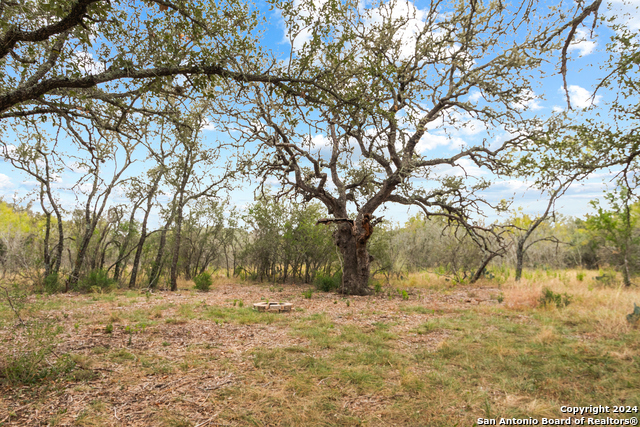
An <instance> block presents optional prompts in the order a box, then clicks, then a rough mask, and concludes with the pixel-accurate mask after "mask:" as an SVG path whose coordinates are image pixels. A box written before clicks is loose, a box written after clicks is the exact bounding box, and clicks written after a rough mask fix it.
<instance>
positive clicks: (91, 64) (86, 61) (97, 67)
mask: <svg viewBox="0 0 640 427" xmlns="http://www.w3.org/2000/svg"><path fill="white" fill-rule="evenodd" d="M74 56H75V62H76V64H78V68H80V69H81V70H83V71H84V72H85V73H88V74H92V75H95V74H99V73H102V72H104V70H105V68H104V64H101V63H99V62H97V61H95V60H94V59H93V55H92V54H90V53H88V52H74Z"/></svg>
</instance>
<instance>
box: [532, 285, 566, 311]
mask: <svg viewBox="0 0 640 427" xmlns="http://www.w3.org/2000/svg"><path fill="white" fill-rule="evenodd" d="M571 300H572V297H571V295H569V294H567V293H564V294H561V293H559V292H553V291H552V290H551V289H549V288H544V289H543V290H542V296H541V297H540V300H539V301H540V305H542V306H544V307H547V306H551V305H555V306H556V307H558V308H562V307H566V306H568V305H569V304H570V303H571Z"/></svg>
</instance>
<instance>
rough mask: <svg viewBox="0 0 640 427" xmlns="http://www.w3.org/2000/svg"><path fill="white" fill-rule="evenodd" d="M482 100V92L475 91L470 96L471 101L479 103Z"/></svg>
mask: <svg viewBox="0 0 640 427" xmlns="http://www.w3.org/2000/svg"><path fill="white" fill-rule="evenodd" d="M481 98H482V93H481V92H480V91H477V90H476V91H473V92H472V93H471V95H469V101H471V102H478V101H480V99H481Z"/></svg>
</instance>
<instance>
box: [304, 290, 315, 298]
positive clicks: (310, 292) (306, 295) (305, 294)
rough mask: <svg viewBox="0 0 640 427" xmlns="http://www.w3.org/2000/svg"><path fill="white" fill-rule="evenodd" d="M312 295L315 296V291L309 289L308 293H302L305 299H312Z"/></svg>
mask: <svg viewBox="0 0 640 427" xmlns="http://www.w3.org/2000/svg"><path fill="white" fill-rule="evenodd" d="M312 295H313V289H307V290H306V291H303V292H302V296H303V297H305V298H306V299H311V296H312Z"/></svg>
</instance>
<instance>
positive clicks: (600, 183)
mask: <svg viewBox="0 0 640 427" xmlns="http://www.w3.org/2000/svg"><path fill="white" fill-rule="evenodd" d="M635 1H636V4H640V2H639V1H638V0H635ZM403 4H404V7H406V8H415V9H416V10H417V11H419V10H421V9H422V8H423V7H425V6H426V3H424V2H416V3H411V2H404V3H403ZM259 7H261V8H262V9H263V10H265V13H266V16H267V24H266V28H265V30H266V31H265V37H264V43H265V44H266V45H267V46H268V47H269V48H271V49H272V50H274V51H276V52H279V53H280V56H281V57H285V56H286V55H287V54H288V52H289V50H290V48H291V46H290V44H289V41H288V40H287V39H286V37H285V32H284V31H285V29H284V24H283V21H282V19H281V18H280V16H279V15H278V14H277V13H276V12H273V11H271V12H267V11H266V9H265V6H264V4H259ZM605 8H606V9H607V10H605ZM601 14H605V15H607V16H613V17H616V19H617V20H618V22H625V23H626V24H627V25H628V26H629V27H630V28H631V29H633V30H635V31H637V30H639V29H640V19H639V18H638V14H637V13H636V12H635V5H634V4H633V3H629V4H624V3H622V2H620V1H615V2H610V3H609V4H608V5H606V6H605V5H604V4H603V6H602V9H601ZM578 36H579V38H580V39H581V41H580V42H579V43H575V44H574V45H572V47H571V49H570V57H571V60H570V63H569V72H568V85H569V91H570V95H571V102H572V105H573V106H574V108H575V111H574V112H571V113H570V114H571V115H573V116H575V117H576V118H577V119H579V118H580V117H581V116H583V115H585V114H587V115H588V114H592V113H588V112H587V113H583V112H582V111H581V109H582V108H588V107H590V106H592V104H595V105H593V108H595V109H602V110H601V111H606V105H607V102H608V101H610V100H611V98H612V94H610V93H607V92H606V91H602V92H599V93H598V96H596V97H595V98H592V97H591V95H592V93H593V88H594V87H595V85H596V84H597V82H598V80H599V78H601V77H602V76H603V75H605V74H606V70H605V69H603V68H602V67H604V66H606V61H607V59H608V58H609V54H608V53H607V51H606V45H607V43H608V42H609V38H610V36H611V33H610V31H609V30H608V28H607V27H606V26H604V25H599V26H598V27H597V29H596V30H595V31H594V32H593V34H592V33H590V32H589V31H587V30H584V29H582V30H580V31H579V34H578ZM80 56H82V55H80ZM556 68H557V64H550V65H549V66H548V68H547V71H548V74H549V76H548V77H546V78H545V79H541V80H540V84H539V85H538V87H537V88H536V89H535V91H534V93H532V94H531V97H532V99H531V100H530V101H529V102H527V103H526V104H524V105H522V109H523V111H526V112H527V114H531V115H533V114H535V115H540V116H548V115H550V114H557V113H559V112H560V111H564V110H566V108H567V104H566V99H565V95H564V90H563V89H562V79H561V77H560V75H559V74H557V70H556ZM474 96H476V93H474V92H472V93H471V94H470V97H474ZM212 120H213V119H212ZM483 135H484V133H483V128H482V124H481V123H473V122H470V126H469V127H468V128H467V129H463V130H458V131H449V135H448V136H445V132H444V129H437V128H434V129H432V130H431V131H430V132H429V134H428V135H427V136H425V138H424V139H423V140H422V141H421V143H420V144H421V149H422V150H423V152H424V153H427V154H429V155H431V154H433V155H452V154H453V153H454V152H455V150H456V149H457V147H458V146H459V145H458V144H459V143H461V141H462V142H464V141H471V142H473V141H477V140H479V139H481V138H482V137H483ZM203 136H204V140H205V144H209V145H211V146H213V145H215V144H216V138H224V135H220V133H219V132H217V131H216V128H215V122H212V123H210V124H209V125H207V126H205V128H204V129H203ZM310 136H311V137H312V138H314V140H316V141H318V142H321V141H322V138H323V135H322V134H321V133H318V134H315V135H310ZM140 156H142V154H140ZM143 169H144V163H142V162H140V164H139V165H137V166H136V167H133V168H132V169H131V171H130V173H133V174H139V173H141V171H142V170H143ZM470 170H471V171H472V172H473V171H474V170H473V168H471V169H470ZM475 172H476V173H477V174H478V175H482V174H483V172H482V171H475ZM615 173H616V171H615V170H612V171H607V170H603V171H599V172H598V173H596V174H594V175H593V176H592V177H591V178H590V179H589V180H587V181H585V182H583V183H579V184H576V185H574V186H573V187H572V188H571V189H570V190H569V191H568V192H567V193H566V194H565V196H564V197H563V198H561V199H560V200H559V201H558V203H557V210H558V212H560V213H562V214H564V215H571V216H583V215H584V214H586V213H588V212H590V211H591V207H590V205H589V203H588V202H589V201H590V200H593V199H596V198H599V197H600V196H601V195H602V193H603V191H604V190H605V189H607V187H608V186H609V187H610V186H611V185H613V183H612V182H611V179H612V178H613V176H614V175H615ZM80 176H81V175H80V174H79V173H78V172H74V171H73V170H68V171H66V172H65V173H63V174H62V175H61V176H60V177H59V182H57V183H56V186H57V187H58V190H59V194H60V198H61V200H62V202H63V205H64V206H65V207H67V208H68V209H71V208H72V207H73V206H75V205H76V204H77V199H76V195H75V194H74V193H73V191H71V187H72V186H73V185H74V184H75V182H76V181H77V179H78V178H79V177H80ZM489 178H490V177H489ZM273 183H274V185H277V184H276V183H275V182H273ZM529 185H530V182H528V181H527V180H515V179H507V180H500V181H497V182H495V183H494V184H493V186H492V187H491V188H490V189H489V190H488V191H487V192H486V193H485V194H486V197H487V199H489V200H492V201H498V200H501V199H505V198H507V199H511V200H513V205H512V208H513V209H515V208H519V207H521V208H523V210H524V211H525V212H527V213H530V214H535V213H537V212H541V211H542V210H544V207H545V206H546V201H545V200H544V199H542V198H541V197H540V194H539V193H538V192H536V191H534V190H531V189H529V188H528V187H529ZM34 186H35V182H34V181H33V179H31V178H29V177H25V176H24V175H22V174H20V173H19V172H18V171H15V170H13V169H12V168H11V167H10V165H8V164H6V163H4V164H3V163H0V197H2V198H3V199H5V200H11V199H13V198H14V197H16V196H17V197H18V198H19V199H20V198H24V197H25V195H26V194H27V193H28V192H29V191H30V190H32V189H33V188H34ZM237 186H238V187H239V188H237V189H235V190H233V191H232V192H231V193H230V197H231V200H232V203H233V204H235V205H236V206H237V207H239V208H243V207H245V206H247V205H248V204H250V203H251V202H252V201H253V194H254V189H255V186H254V185H252V184H250V183H238V184H237ZM112 203H113V204H118V203H127V199H126V197H125V196H124V193H123V192H122V191H120V190H118V191H116V193H115V194H114V196H113V198H112ZM376 213H377V214H378V215H384V216H385V218H387V219H390V220H392V221H394V222H400V223H402V222H404V221H405V220H406V219H407V218H408V216H410V215H413V214H415V213H417V210H416V209H411V210H408V209H407V208H406V207H403V206H387V207H386V210H383V211H379V212H376ZM494 219H496V217H495V216H494V215H493V214H491V213H489V215H488V221H492V220H494Z"/></svg>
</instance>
